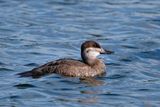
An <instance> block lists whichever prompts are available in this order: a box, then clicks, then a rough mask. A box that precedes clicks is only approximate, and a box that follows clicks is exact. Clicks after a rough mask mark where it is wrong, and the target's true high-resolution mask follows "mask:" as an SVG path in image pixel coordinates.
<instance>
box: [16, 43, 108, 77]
mask: <svg viewBox="0 0 160 107" xmlns="http://www.w3.org/2000/svg"><path fill="white" fill-rule="evenodd" d="M89 52H90V53H89ZM107 52H108V53H109V52H110V53H111V51H106V50H104V49H102V48H101V47H100V45H99V44H98V43H96V42H94V41H86V42H84V43H83V44H82V46H81V56H82V61H80V60H75V59H59V60H55V61H52V62H49V63H47V64H44V65H42V66H40V67H37V68H34V69H32V70H31V71H27V72H22V73H19V74H18V75H20V76H21V77H30V76H31V77H33V78H38V77H40V76H43V75H46V74H51V73H57V74H61V75H64V76H71V77H94V76H97V75H101V74H103V73H104V72H105V64H104V63H103V61H102V60H101V59H97V58H96V56H97V55H98V54H97V53H107Z"/></svg>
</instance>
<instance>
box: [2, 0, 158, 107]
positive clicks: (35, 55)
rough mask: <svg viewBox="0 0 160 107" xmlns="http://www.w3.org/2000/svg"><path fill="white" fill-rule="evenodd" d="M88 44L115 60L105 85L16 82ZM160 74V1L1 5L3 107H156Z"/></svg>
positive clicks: (13, 1) (31, 0)
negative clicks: (25, 73)
mask: <svg viewBox="0 0 160 107" xmlns="http://www.w3.org/2000/svg"><path fill="white" fill-rule="evenodd" d="M90 39H92V40H96V41H98V42H99V43H100V44H102V45H103V47H104V48H107V49H110V50H113V51H114V52H115V54H113V55H110V56H101V57H103V58H104V60H105V62H106V64H107V65H108V66H107V75H106V76H104V77H100V78H97V79H93V80H79V79H77V78H66V77H62V76H59V75H49V76H45V77H42V78H39V79H32V78H18V77H17V76H16V75H15V74H16V73H19V72H23V71H27V70H30V69H32V68H34V67H37V66H38V65H41V64H44V63H46V62H48V61H52V60H55V59H58V58H64V57H72V58H75V59H80V55H79V54H80V48H79V47H80V45H81V43H82V42H83V41H85V40H90ZM159 66H160V1H159V0H41V1H39V0H27V1H22V0H0V80H1V81H0V106H1V107H39V106H44V107H51V106H58V107H66V106H68V107H72V106H73V107H75V106H76V107H81V106H83V107H87V106H88V107H89V106H92V107H97V106H99V107H129V106H130V107H159V106H160V90H159V89H160V67H159Z"/></svg>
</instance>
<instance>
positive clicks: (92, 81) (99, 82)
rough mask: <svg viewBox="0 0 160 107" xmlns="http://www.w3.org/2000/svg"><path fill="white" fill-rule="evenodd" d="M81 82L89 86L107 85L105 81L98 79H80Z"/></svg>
mask: <svg viewBox="0 0 160 107" xmlns="http://www.w3.org/2000/svg"><path fill="white" fill-rule="evenodd" d="M80 82H81V83H85V84H87V85H89V86H101V85H104V84H105V82H104V81H102V80H98V79H96V78H80Z"/></svg>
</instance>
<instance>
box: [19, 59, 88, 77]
mask: <svg viewBox="0 0 160 107" xmlns="http://www.w3.org/2000/svg"><path fill="white" fill-rule="evenodd" d="M86 69H87V67H86V64H85V63H83V62H81V61H78V60H73V59H59V60H56V61H52V62H49V63H47V64H44V65H42V66H40V67H37V68H34V69H32V70H31V71H26V72H22V73H19V74H18V75H20V77H33V78H38V77H40V76H43V75H46V74H51V73H58V74H62V75H66V76H77V75H79V74H77V73H78V72H79V71H84V70H86Z"/></svg>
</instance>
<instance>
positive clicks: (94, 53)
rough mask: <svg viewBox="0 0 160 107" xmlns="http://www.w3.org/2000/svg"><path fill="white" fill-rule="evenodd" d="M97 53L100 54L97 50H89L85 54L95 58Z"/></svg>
mask: <svg viewBox="0 0 160 107" xmlns="http://www.w3.org/2000/svg"><path fill="white" fill-rule="evenodd" d="M99 54H100V53H99V52H97V51H89V52H88V53H87V56H88V57H89V58H96V57H97V56H98V55H99Z"/></svg>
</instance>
